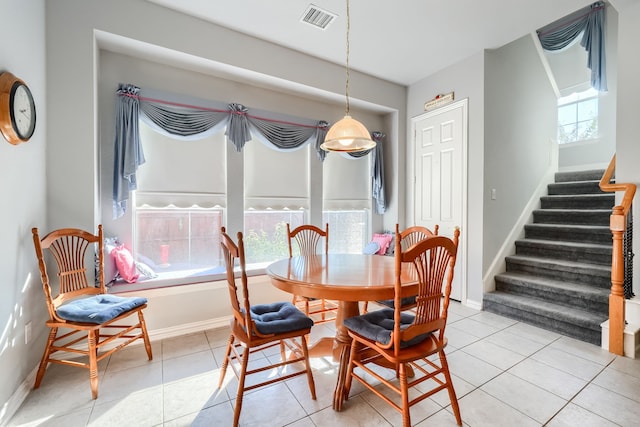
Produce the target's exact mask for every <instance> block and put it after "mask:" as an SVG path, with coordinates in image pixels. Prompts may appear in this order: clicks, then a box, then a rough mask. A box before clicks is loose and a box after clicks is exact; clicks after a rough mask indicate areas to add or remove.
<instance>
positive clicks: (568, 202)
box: [540, 193, 616, 209]
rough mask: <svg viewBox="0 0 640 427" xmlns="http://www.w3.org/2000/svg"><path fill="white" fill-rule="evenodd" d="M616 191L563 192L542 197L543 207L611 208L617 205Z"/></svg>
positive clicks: (541, 205)
mask: <svg viewBox="0 0 640 427" xmlns="http://www.w3.org/2000/svg"><path fill="white" fill-rule="evenodd" d="M615 201H616V197H615V194H614V193H602V194H578V195H572V194H561V195H549V196H542V197H540V207H541V208H542V209H607V208H609V209H611V208H613V206H614V205H615Z"/></svg>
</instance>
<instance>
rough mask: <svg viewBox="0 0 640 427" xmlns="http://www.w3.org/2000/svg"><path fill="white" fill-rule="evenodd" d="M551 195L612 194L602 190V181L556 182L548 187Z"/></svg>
mask: <svg viewBox="0 0 640 427" xmlns="http://www.w3.org/2000/svg"><path fill="white" fill-rule="evenodd" d="M547 189H548V193H549V195H559V194H610V193H604V192H603V191H602V190H601V189H600V181H569V182H555V183H553V184H549V185H548V186H547Z"/></svg>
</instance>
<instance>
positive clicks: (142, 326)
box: [138, 310, 153, 360]
mask: <svg viewBox="0 0 640 427" xmlns="http://www.w3.org/2000/svg"><path fill="white" fill-rule="evenodd" d="M138 321H139V322H140V329H141V330H142V338H143V339H144V348H145V350H147V357H148V358H149V360H153V353H152V352H151V340H149V334H148V333H147V324H146V323H145V321H144V314H142V310H138Z"/></svg>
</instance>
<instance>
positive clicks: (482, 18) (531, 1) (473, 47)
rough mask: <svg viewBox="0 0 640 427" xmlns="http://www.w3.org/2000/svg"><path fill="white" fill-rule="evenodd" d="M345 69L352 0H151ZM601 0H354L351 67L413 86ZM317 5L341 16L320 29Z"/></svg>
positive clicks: (352, 9)
mask: <svg viewBox="0 0 640 427" xmlns="http://www.w3.org/2000/svg"><path fill="white" fill-rule="evenodd" d="M148 1H150V2H152V3H156V4H158V5H161V6H166V7H168V8H171V9H174V10H177V11H181V12H183V13H186V14H189V15H193V16H196V17H199V18H201V19H204V20H207V21H210V22H213V23H215V24H218V25H221V26H224V27H227V28H230V29H233V30H236V31H239V32H242V33H246V34H249V35H252V36H255V37H259V38H261V39H264V40H267V41H270V42H273V43H276V44H279V45H283V46H286V47H289V48H291V49H295V50H297V51H301V52H304V53H307V54H310V55H313V56H316V57H319V58H322V59H325V60H328V61H331V62H335V63H338V64H341V65H344V64H345V59H346V0H272V1H266V0H226V1H212V0H148ZM593 1H595V0H400V1H398V0H351V5H350V15H351V31H350V55H349V62H350V66H351V68H352V69H354V70H358V71H360V72H364V73H367V74H371V75H373V76H376V77H379V78H382V79H385V80H389V81H391V82H395V83H399V84H402V85H410V84H412V83H415V82H416V81H418V80H421V79H422V78H425V77H427V76H429V75H431V74H433V73H434V72H436V71H439V70H441V69H443V68H445V67H447V66H449V65H451V64H455V63H456V62H458V61H460V60H462V59H465V58H467V57H469V56H471V55H474V54H476V53H477V52H480V51H482V50H484V49H493V48H498V47H500V46H503V45H504V44H506V43H509V42H511V41H513V40H515V39H517V38H519V37H522V36H524V35H525V34H528V33H530V32H532V31H535V30H536V29H538V28H540V27H543V26H544V25H546V24H549V23H551V22H553V21H555V20H556V19H558V18H560V17H563V16H565V15H568V14H569V13H571V12H573V11H575V10H577V9H579V8H581V7H584V6H586V5H588V4H590V3H593ZM310 4H314V5H315V6H317V7H319V8H321V9H324V10H327V11H329V12H332V13H335V14H336V15H338V17H337V19H335V20H334V22H333V23H332V24H331V25H330V26H329V27H328V28H327V29H326V30H320V29H317V28H315V27H313V26H311V25H309V24H306V23H303V22H301V21H300V19H301V17H302V15H303V14H304V12H305V10H306V9H307V7H308V6H309V5H310Z"/></svg>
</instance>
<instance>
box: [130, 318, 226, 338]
mask: <svg viewBox="0 0 640 427" xmlns="http://www.w3.org/2000/svg"><path fill="white" fill-rule="evenodd" d="M230 320H231V316H223V317H218V318H216V319H209V320H204V321H201V322H193V323H188V324H185V325H178V326H172V327H169V328H163V329H160V330H157V331H149V339H150V340H151V341H159V340H164V339H167V338H173V337H178V336H181V335H187V334H193V333H195V332H202V331H206V330H208V329H218V328H228V327H229V321H230ZM137 343H142V341H140V340H138V341H137Z"/></svg>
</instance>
